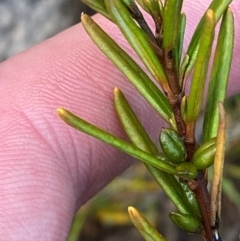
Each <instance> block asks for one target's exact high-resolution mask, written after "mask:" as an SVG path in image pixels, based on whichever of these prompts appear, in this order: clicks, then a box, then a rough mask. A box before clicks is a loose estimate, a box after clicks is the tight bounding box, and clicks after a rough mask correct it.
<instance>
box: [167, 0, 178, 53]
mask: <svg viewBox="0 0 240 241" xmlns="http://www.w3.org/2000/svg"><path fill="white" fill-rule="evenodd" d="M182 3H183V0H166V1H165V3H164V9H163V48H164V49H167V50H173V49H174V48H175V45H176V41H177V34H178V31H179V30H178V29H179V22H180V18H181V9H182Z"/></svg>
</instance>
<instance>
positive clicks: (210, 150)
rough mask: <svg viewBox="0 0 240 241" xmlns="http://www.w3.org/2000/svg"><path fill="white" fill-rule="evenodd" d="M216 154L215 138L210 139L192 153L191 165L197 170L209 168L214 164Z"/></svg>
mask: <svg viewBox="0 0 240 241" xmlns="http://www.w3.org/2000/svg"><path fill="white" fill-rule="evenodd" d="M215 152H216V138H212V139H210V140H208V141H207V142H206V143H204V144H203V145H202V146H200V147H199V148H198V149H197V151H196V152H195V153H194V155H193V158H192V163H193V164H194V165H195V166H196V167H197V169H198V170H203V169H206V168H208V167H210V166H211V165H212V164H213V162H214V156H215Z"/></svg>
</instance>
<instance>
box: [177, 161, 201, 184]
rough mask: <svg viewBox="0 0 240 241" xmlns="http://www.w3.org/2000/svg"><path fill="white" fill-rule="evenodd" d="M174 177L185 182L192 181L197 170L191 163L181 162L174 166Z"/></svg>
mask: <svg viewBox="0 0 240 241" xmlns="http://www.w3.org/2000/svg"><path fill="white" fill-rule="evenodd" d="M175 171H176V175H178V176H180V177H181V178H183V179H186V180H192V179H194V178H195V177H196V176H197V174H198V169H197V168H196V166H195V165H194V164H193V163H191V162H183V163H180V164H178V165H177V166H176V169H175Z"/></svg>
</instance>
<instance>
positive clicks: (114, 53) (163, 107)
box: [81, 14, 172, 122]
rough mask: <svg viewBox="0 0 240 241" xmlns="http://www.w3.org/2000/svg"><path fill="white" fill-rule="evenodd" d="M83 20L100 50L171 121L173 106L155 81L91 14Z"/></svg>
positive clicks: (82, 17)
mask: <svg viewBox="0 0 240 241" xmlns="http://www.w3.org/2000/svg"><path fill="white" fill-rule="evenodd" d="M81 20H82V24H83V26H84V28H85V30H86V31H87V33H88V34H89V36H90V37H91V38H92V40H93V41H94V43H95V44H96V45H97V46H98V47H99V48H100V50H101V51H102V52H103V53H104V54H105V55H106V56H107V57H108V58H109V59H110V60H111V61H112V62H113V63H114V64H115V65H116V66H117V68H118V69H119V70H120V71H121V72H122V73H123V74H124V75H125V76H126V77H127V78H128V79H129V80H130V82H131V83H132V84H133V85H134V86H135V87H136V88H137V90H138V91H139V92H140V93H141V95H142V96H143V97H144V98H145V99H146V100H147V101H148V102H149V104H150V105H151V106H152V107H153V108H154V109H155V110H156V111H157V113H159V114H160V115H161V117H162V118H163V119H164V120H165V121H166V122H169V119H170V118H171V116H172V111H171V106H170V104H169V102H168V101H167V98H166V97H165V96H164V95H163V93H162V92H161V91H160V90H159V88H158V87H157V86H156V85H155V84H154V83H153V81H152V80H151V79H150V78H149V77H148V76H147V75H146V74H145V73H144V71H143V70H142V69H141V68H140V67H139V66H138V65H137V64H136V63H135V62H134V60H133V59H132V58H131V57H130V56H129V55H128V54H127V53H126V52H125V51H124V50H123V49H122V48H120V47H119V46H118V45H117V44H116V43H115V42H114V40H113V39H112V38H110V37H109V36H108V35H107V34H106V33H105V32H104V31H103V30H102V29H101V28H100V27H99V26H98V25H97V24H96V23H95V22H94V21H93V20H92V19H91V18H90V17H89V16H87V15H86V14H84V15H82V16H81Z"/></svg>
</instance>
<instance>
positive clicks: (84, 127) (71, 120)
mask: <svg viewBox="0 0 240 241" xmlns="http://www.w3.org/2000/svg"><path fill="white" fill-rule="evenodd" d="M57 112H58V115H59V116H60V118H61V119H62V120H63V121H65V122H66V123H67V124H68V125H70V126H72V127H74V128H75V129H77V130H79V131H81V132H83V133H86V134H88V135H90V136H93V137H95V138H97V139H99V140H101V141H103V142H105V143H107V144H109V145H111V146H113V147H115V148H117V149H119V150H120V151H123V152H125V153H127V154H129V155H131V156H133V157H135V158H137V159H139V160H140V161H142V162H144V163H146V164H148V165H151V166H155V167H157V168H159V169H161V170H162V171H165V172H168V173H170V174H175V168H174V167H173V166H171V165H169V164H168V163H165V162H163V161H161V160H159V159H158V158H156V157H154V156H153V155H150V154H148V153H147V152H145V151H142V150H141V149H139V148H137V147H136V146H134V145H133V144H131V143H128V142H126V141H124V140H122V139H120V138H118V137H116V136H114V135H112V134H110V133H108V132H106V131H104V130H102V129H100V128H98V127H96V126H94V125H92V124H90V123H88V122H86V121H84V120H83V119H81V118H79V117H77V116H75V115H74V114H72V113H71V112H69V111H67V110H64V109H62V108H59V109H58V110H57Z"/></svg>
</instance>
